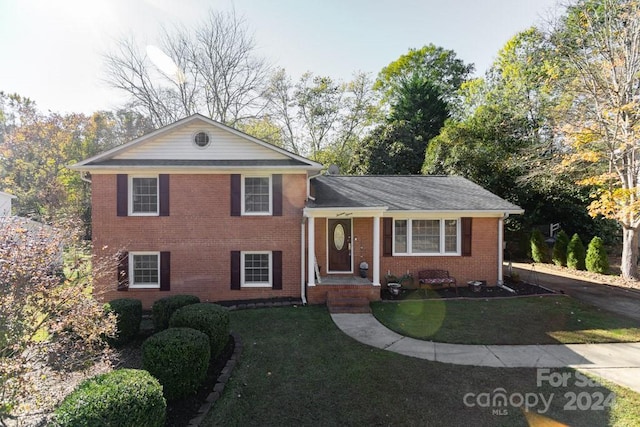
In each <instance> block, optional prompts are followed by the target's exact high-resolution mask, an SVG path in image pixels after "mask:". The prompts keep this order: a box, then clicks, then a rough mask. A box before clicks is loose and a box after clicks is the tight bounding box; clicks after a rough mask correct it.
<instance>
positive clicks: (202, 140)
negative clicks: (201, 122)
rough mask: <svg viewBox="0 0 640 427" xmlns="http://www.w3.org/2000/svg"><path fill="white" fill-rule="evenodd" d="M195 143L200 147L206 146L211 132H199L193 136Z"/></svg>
mask: <svg viewBox="0 0 640 427" xmlns="http://www.w3.org/2000/svg"><path fill="white" fill-rule="evenodd" d="M193 143H194V144H196V145H197V146H198V147H200V148H205V147H207V146H208V145H209V143H210V139H209V134H208V133H206V132H198V133H196V134H195V135H194V136H193Z"/></svg>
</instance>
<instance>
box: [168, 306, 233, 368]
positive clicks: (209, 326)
mask: <svg viewBox="0 0 640 427" xmlns="http://www.w3.org/2000/svg"><path fill="white" fill-rule="evenodd" d="M169 325H170V326H171V327H172V328H177V327H184V328H193V329H197V330H199V331H201V332H204V333H205V334H207V336H208V337H209V344H210V345H211V357H213V358H217V357H218V356H220V353H222V350H224V347H225V346H226V345H227V342H228V341H229V311H228V310H227V309H226V308H225V307H222V306H220V305H217V304H210V303H199V304H192V305H188V306H186V307H182V308H181V309H179V310H177V311H176V312H175V313H174V314H173V316H171V321H170V322H169Z"/></svg>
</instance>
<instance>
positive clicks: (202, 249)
mask: <svg viewBox="0 0 640 427" xmlns="http://www.w3.org/2000/svg"><path fill="white" fill-rule="evenodd" d="M282 181H283V182H282V194H283V204H282V207H283V212H282V216H235V217H233V216H231V215H230V175H227V174H201V175H186V174H184V175H183V174H175V175H171V176H170V215H169V216H166V217H160V216H152V217H144V216H142V217H141V216H137V217H136V216H126V217H118V216H117V215H116V196H117V194H116V192H117V190H116V176H115V175H100V174H94V175H93V177H92V194H93V200H92V207H93V210H92V222H93V246H94V253H95V255H97V257H98V258H100V257H104V259H107V258H108V257H110V256H112V255H113V254H115V253H117V252H118V251H168V252H170V253H171V289H170V291H159V290H157V289H129V290H128V291H117V266H115V265H114V266H113V268H112V270H113V274H112V275H106V276H105V277H104V278H101V279H100V280H99V282H98V284H97V287H96V289H97V291H96V294H97V295H98V297H99V298H101V299H102V300H105V301H108V300H111V299H114V298H124V297H127V298H137V299H140V300H142V303H143V307H144V308H147V309H148V308H150V307H151V305H152V304H153V301H155V300H156V299H158V298H162V297H165V296H169V295H174V294H193V295H197V296H198V297H200V299H201V300H202V301H225V300H227V301H228V300H249V299H261V298H284V297H296V298H299V297H300V264H301V260H300V237H301V236H300V232H301V229H300V223H301V220H302V209H303V207H304V204H305V200H306V174H285V175H283V176H282ZM245 250H246V251H249V250H251V251H276V250H277V251H282V258H283V273H282V290H273V289H271V288H242V289H240V290H231V289H230V276H231V267H230V252H231V251H245Z"/></svg>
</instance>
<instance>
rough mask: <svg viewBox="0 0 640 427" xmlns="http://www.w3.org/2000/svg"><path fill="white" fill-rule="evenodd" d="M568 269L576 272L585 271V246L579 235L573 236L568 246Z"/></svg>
mask: <svg viewBox="0 0 640 427" xmlns="http://www.w3.org/2000/svg"><path fill="white" fill-rule="evenodd" d="M567 267H569V268H573V269H574V270H584V269H585V251H584V245H583V244H582V240H580V236H578V234H577V233H576V234H574V235H573V236H571V240H570V241H569V245H567Z"/></svg>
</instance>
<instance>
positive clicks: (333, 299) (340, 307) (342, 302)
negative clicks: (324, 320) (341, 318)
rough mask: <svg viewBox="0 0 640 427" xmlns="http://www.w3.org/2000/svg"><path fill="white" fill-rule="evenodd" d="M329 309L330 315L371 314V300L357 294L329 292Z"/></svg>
mask: <svg viewBox="0 0 640 427" xmlns="http://www.w3.org/2000/svg"><path fill="white" fill-rule="evenodd" d="M327 308H328V309H329V313H371V309H370V308H369V298H367V297H364V296H359V295H358V294H357V293H356V292H345V293H344V294H342V293H340V292H329V294H328V295H327Z"/></svg>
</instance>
